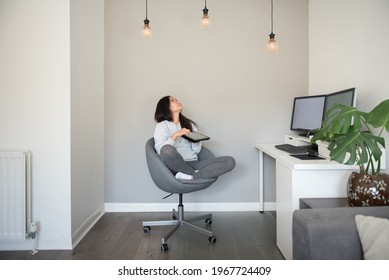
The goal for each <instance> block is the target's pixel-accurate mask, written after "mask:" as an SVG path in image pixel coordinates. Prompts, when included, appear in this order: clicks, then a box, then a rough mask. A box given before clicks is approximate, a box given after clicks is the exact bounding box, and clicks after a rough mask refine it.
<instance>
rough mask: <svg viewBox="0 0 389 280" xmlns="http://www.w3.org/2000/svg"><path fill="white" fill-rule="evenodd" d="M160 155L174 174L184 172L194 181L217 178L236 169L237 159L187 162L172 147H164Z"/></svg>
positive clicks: (226, 158) (218, 158)
mask: <svg viewBox="0 0 389 280" xmlns="http://www.w3.org/2000/svg"><path fill="white" fill-rule="evenodd" d="M160 154H161V155H160V156H161V159H162V161H163V162H164V163H165V164H166V166H167V167H168V168H169V169H170V170H171V171H172V172H173V173H174V174H176V173H178V172H182V173H185V174H188V175H192V176H193V178H194V179H197V178H204V179H206V178H216V177H218V176H220V175H223V174H225V173H227V172H230V171H231V170H232V169H233V168H234V167H235V159H234V158H233V157H230V156H221V157H215V158H212V159H207V160H202V161H200V160H194V161H185V160H184V159H183V157H182V156H181V155H180V153H178V152H177V149H176V148H174V147H173V146H171V145H165V146H163V147H162V148H161V151H160ZM197 170H198V171H197ZM195 171H197V172H195Z"/></svg>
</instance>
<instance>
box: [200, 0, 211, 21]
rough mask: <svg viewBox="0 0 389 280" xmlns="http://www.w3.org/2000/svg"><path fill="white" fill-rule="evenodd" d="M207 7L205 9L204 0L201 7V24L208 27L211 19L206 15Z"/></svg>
mask: <svg viewBox="0 0 389 280" xmlns="http://www.w3.org/2000/svg"><path fill="white" fill-rule="evenodd" d="M208 11H209V10H208V9H207V0H205V7H204V9H203V17H202V18H201V25H202V26H203V27H208V26H209V25H210V24H211V20H210V19H209V16H208Z"/></svg>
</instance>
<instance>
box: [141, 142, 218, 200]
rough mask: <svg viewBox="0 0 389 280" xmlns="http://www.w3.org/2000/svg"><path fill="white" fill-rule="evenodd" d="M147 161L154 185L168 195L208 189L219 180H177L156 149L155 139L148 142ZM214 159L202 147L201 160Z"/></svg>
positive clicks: (209, 152) (208, 151) (211, 154)
mask: <svg viewBox="0 0 389 280" xmlns="http://www.w3.org/2000/svg"><path fill="white" fill-rule="evenodd" d="M145 149H146V161H147V166H148V168H149V172H150V176H151V178H152V179H153V182H154V184H155V185H156V186H157V187H158V188H160V189H161V190H163V191H165V192H168V193H181V194H183V193H190V192H195V191H199V190H202V189H206V188H208V187H209V186H210V185H211V184H213V183H214V182H215V181H216V180H217V178H212V179H197V180H177V179H176V177H174V175H173V173H172V172H171V171H170V169H169V168H168V167H167V166H166V165H165V163H163V162H162V160H161V158H160V157H159V155H158V154H157V152H156V151H155V149H154V138H150V139H149V140H148V141H147V142H146V146H145ZM211 157H214V155H213V153H212V152H211V151H210V150H208V149H207V148H205V147H202V149H201V152H200V154H199V159H202V160H203V159H207V158H211Z"/></svg>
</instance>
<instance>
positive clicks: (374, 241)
mask: <svg viewBox="0 0 389 280" xmlns="http://www.w3.org/2000/svg"><path fill="white" fill-rule="evenodd" d="M355 223H356V225H357V230H358V234H359V238H360V240H361V244H362V249H363V256H364V259H365V260H389V220H388V219H384V218H377V217H373V216H365V215H355Z"/></svg>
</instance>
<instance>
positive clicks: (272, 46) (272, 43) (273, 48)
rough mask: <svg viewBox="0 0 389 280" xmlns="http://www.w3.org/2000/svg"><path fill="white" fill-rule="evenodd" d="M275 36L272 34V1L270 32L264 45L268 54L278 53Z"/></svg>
mask: <svg viewBox="0 0 389 280" xmlns="http://www.w3.org/2000/svg"><path fill="white" fill-rule="evenodd" d="M275 36H276V34H274V33H273V0H271V32H270V34H269V37H270V39H269V41H268V42H267V44H266V50H267V51H268V52H270V53H275V52H277V51H278V48H279V46H278V42H277V41H276V39H275Z"/></svg>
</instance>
